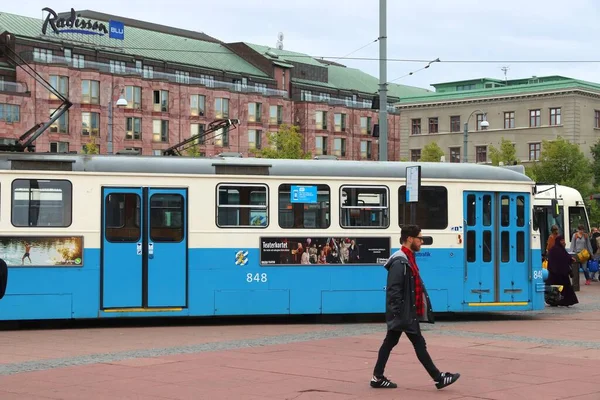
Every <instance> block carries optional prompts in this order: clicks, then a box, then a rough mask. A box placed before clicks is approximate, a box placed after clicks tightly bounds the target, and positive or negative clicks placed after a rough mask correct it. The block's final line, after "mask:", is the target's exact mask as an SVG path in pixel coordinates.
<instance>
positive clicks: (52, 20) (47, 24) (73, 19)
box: [42, 7, 125, 40]
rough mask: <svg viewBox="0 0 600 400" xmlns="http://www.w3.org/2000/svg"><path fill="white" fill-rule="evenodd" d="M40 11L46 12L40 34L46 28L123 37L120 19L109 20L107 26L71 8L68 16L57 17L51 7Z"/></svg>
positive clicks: (116, 37) (114, 37) (115, 37)
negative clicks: (84, 16)
mask: <svg viewBox="0 0 600 400" xmlns="http://www.w3.org/2000/svg"><path fill="white" fill-rule="evenodd" d="M42 11H45V12H47V13H48V14H47V15H46V19H45V20H44V24H43V25H42V34H44V35H45V34H46V32H47V31H48V28H50V29H51V30H52V32H54V33H56V34H61V33H78V34H82V35H95V36H106V35H107V34H108V37H109V38H111V39H117V40H124V39H125V25H124V24H123V23H122V22H120V21H114V20H110V21H109V22H108V27H107V26H106V24H105V23H103V22H99V21H92V20H91V19H85V18H82V17H81V14H76V13H75V10H74V9H72V8H71V14H70V15H69V17H66V18H63V17H59V16H58V14H57V13H56V12H55V11H54V10H53V9H51V8H48V7H45V8H43V9H42Z"/></svg>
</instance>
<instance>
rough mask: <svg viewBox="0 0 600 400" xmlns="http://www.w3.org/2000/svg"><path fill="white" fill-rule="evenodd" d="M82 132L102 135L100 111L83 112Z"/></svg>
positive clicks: (83, 133)
mask: <svg viewBox="0 0 600 400" xmlns="http://www.w3.org/2000/svg"><path fill="white" fill-rule="evenodd" d="M81 134H82V135H84V136H90V135H93V136H100V113H95V112H83V113H81Z"/></svg>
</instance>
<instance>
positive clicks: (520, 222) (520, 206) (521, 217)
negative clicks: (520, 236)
mask: <svg viewBox="0 0 600 400" xmlns="http://www.w3.org/2000/svg"><path fill="white" fill-rule="evenodd" d="M517 226H525V197H523V196H517Z"/></svg>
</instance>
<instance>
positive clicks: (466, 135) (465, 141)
mask: <svg viewBox="0 0 600 400" xmlns="http://www.w3.org/2000/svg"><path fill="white" fill-rule="evenodd" d="M468 141H469V121H468V120H467V122H465V129H464V131H463V153H464V154H463V159H462V162H465V163H466V162H467V155H468V148H467V146H468V145H469V144H468Z"/></svg>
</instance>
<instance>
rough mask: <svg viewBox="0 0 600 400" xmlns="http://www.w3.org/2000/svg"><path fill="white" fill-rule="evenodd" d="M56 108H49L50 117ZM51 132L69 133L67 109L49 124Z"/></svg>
mask: <svg viewBox="0 0 600 400" xmlns="http://www.w3.org/2000/svg"><path fill="white" fill-rule="evenodd" d="M56 111H57V110H50V118H52V115H53V114H54V113H55V112H56ZM50 132H52V133H69V111H68V110H67V111H65V112H64V113H63V115H61V116H60V118H58V119H57V120H56V121H54V122H53V123H52V125H50Z"/></svg>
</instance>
